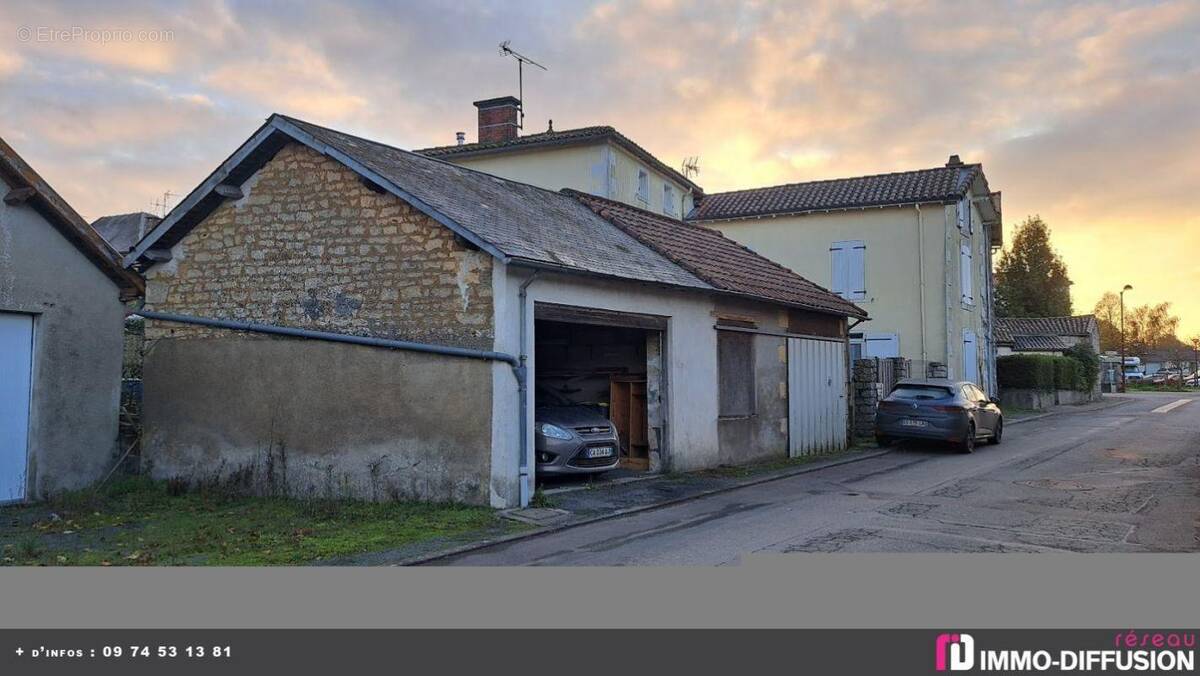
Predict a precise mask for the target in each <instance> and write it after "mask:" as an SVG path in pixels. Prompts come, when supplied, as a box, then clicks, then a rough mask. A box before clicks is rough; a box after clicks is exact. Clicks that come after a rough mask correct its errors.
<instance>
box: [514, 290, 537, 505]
mask: <svg viewBox="0 0 1200 676" xmlns="http://www.w3.org/2000/svg"><path fill="white" fill-rule="evenodd" d="M538 272H539V271H538V270H534V271H533V274H531V275H529V278H528V279H526V280H525V281H524V282H521V287H520V289H519V290H518V292H517V299H518V301H517V302H518V303H519V304H520V306H521V307H520V309H519V312H518V316H519V318H520V322H521V332H520V343H521V346H520V351H521V356H520V357H518V358H517V359H518V362H517V365H516V366H513V373H514V374H516V376H517V396H518V397H520V399H521V403H520V406H519V408H518V410H519V411H520V416H521V424H520V425H519V426H518V427H517V429H518V430H520V432H521V443H520V444H519V445H520V448H521V460H520V464H519V465H518V469H517V481H519V482H520V494H521V506H522V507H525V506H526V505H528V504H529V501H530V499H531V498H532V497H533V495H532V493H533V486H532V483H533V477H532V476H530V469H529V468H530V467H532V466H533V457H532V456H533V443H532V441H531V440H530V438H529V437H530V434H529V401H528V396H529V367H528V366H527V364H528V363H529V345H528V342H529V329H528V328H527V327H526V324H527V321H526V319H527V313H528V310H527V308H526V306H527V305H528V296H529V294H528V289H529V285H530V284H533V280H534V279H536V278H537V276H538Z"/></svg>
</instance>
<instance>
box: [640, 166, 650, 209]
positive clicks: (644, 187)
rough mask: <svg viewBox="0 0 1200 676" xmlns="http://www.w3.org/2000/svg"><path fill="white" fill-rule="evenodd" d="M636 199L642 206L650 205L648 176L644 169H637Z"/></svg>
mask: <svg viewBox="0 0 1200 676" xmlns="http://www.w3.org/2000/svg"><path fill="white" fill-rule="evenodd" d="M637 198H638V199H639V200H641V202H642V203H643V204H649V203H650V175H649V174H647V173H646V170H645V169H638V182H637Z"/></svg>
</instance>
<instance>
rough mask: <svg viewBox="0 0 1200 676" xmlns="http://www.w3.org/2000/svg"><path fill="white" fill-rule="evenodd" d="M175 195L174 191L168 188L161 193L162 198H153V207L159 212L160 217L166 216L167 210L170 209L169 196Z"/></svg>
mask: <svg viewBox="0 0 1200 676" xmlns="http://www.w3.org/2000/svg"><path fill="white" fill-rule="evenodd" d="M175 196H176V195H175V193H173V192H171V191H170V190H168V191H166V192H164V193H163V194H162V199H157V200H154V209H155V210H156V211H158V212H159V214H158V215H159V216H160V217H162V218H166V216H167V212H168V211H170V209H169V207H170V206H171V198H172V197H175Z"/></svg>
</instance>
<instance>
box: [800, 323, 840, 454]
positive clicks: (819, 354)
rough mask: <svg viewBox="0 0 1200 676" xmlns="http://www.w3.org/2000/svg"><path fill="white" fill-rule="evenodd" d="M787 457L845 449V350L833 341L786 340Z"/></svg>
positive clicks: (837, 342)
mask: <svg viewBox="0 0 1200 676" xmlns="http://www.w3.org/2000/svg"><path fill="white" fill-rule="evenodd" d="M787 357H788V455H789V456H790V457H793V458H795V457H799V456H801V455H807V454H810V453H824V452H828V451H837V450H842V449H844V448H846V433H847V425H846V413H847V411H848V407H847V402H846V351H845V345H844V344H843V343H841V342H839V341H833V340H812V339H807V338H788V339H787Z"/></svg>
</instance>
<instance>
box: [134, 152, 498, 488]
mask: <svg viewBox="0 0 1200 676" xmlns="http://www.w3.org/2000/svg"><path fill="white" fill-rule="evenodd" d="M242 189H243V192H244V194H245V196H244V197H243V198H242V199H240V200H237V201H226V202H225V203H224V204H223V205H221V206H220V207H218V208H217V209H216V210H215V211H214V212H213V213H212V214H210V215H209V216H208V217H207V218H206V219H205V220H204V221H203V222H201V223H200V224H199V225H198V226H197V227H196V228H195V229H194V230H193V231H192V232H191V233H189V234H188V236H187V237H185V238H184V239H183V240H182V241H181V242H180V243H179V244H178V245H177V246H175V247H174V249H173V252H172V253H173V259H172V260H171V261H170V262H167V263H163V264H159V265H156V266H154V267H153V268H151V269H150V270H149V271H148V272H147V293H146V307H147V309H150V310H158V311H164V312H175V313H181V314H190V315H198V316H203V317H215V318H235V319H241V320H247V321H254V322H261V323H268V324H280V325H285V326H296V327H303V328H311V329H315V330H321V331H330V332H334V333H348V334H356V335H370V336H378V337H386V338H402V339H408V340H416V341H421V342H430V343H438V344H450V345H461V346H468V347H476V348H489V347H491V344H492V323H493V307H492V298H491V294H492V285H491V283H490V280H491V276H492V271H491V265H492V259H491V257H490V256H487V255H486V254H483V253H481V252H479V251H475V250H472V249H470V248H469V247H468V246H467V245H466V244H465V243H464V242H462V241H461V240H458V239H457V238H456V237H455V236H454V235H453V233H451V232H450V231H449V230H448V229H446V228H444V227H443V226H441V225H439V224H437V223H436V222H434V221H433V220H432V219H430V218H428V217H427V216H425V215H424V214H422V213H420V212H418V211H416V210H415V209H412V208H410V207H409V206H408V205H406V204H404V203H403V202H401V201H400V200H399V199H398V198H396V197H394V196H392V195H390V194H381V193H376V192H373V191H371V190H370V189H368V188H367V187H366V186H365V185H364V184H363V183H362V182H361V181H359V180H358V177H357V175H355V174H354V173H353V172H351V171H350V170H348V169H346V168H345V167H344V166H342V165H340V164H338V163H337V162H336V161H334V160H332V159H330V158H327V157H324V156H321V155H319V154H317V153H315V152H313V151H311V150H309V149H308V148H306V147H304V146H299V145H291V146H287V147H285V148H284V149H283V150H281V151H280V152H279V153H278V154H277V155H276V156H275V158H274V159H273V160H271V161H270V162H269V163H268V164H267V165H266V166H264V167H263V168H262V169H261V170H259V171H258V172H257V173H256V174H255V175H254V176H252V177H251V178H250V179H249V180H247V181H246V182H245V183H244V184H243V186H242ZM146 336H147V348H146V351H147V355H146V363H145V367H144V371H145V415H144V424H145V440H144V444H143V457H144V459H145V462H146V463H147V465H148V467H149V468H150V469H151V472H152V474H153V475H154V476H157V477H177V476H178V477H184V478H187V479H189V480H194V481H224V482H229V483H232V484H236V485H239V486H240V487H242V488H244V489H245V490H247V491H250V492H264V493H266V492H286V493H288V494H294V495H306V496H307V495H314V494H315V495H318V496H323V495H336V496H353V497H360V498H367V499H393V498H418V499H427V500H461V501H465V502H473V503H483V504H487V503H488V502H489V493H488V480H489V476H490V455H491V442H492V435H491V418H490V411H491V396H492V388H491V379H490V378H489V371H490V365H489V364H487V363H485V362H475V361H469V360H465V359H462V358H458V357H445V356H434V355H416V354H412V353H401V352H397V351H392V350H386V349H380V348H369V347H362V346H353V345H345V344H334V343H323V342H316V341H309V340H300V339H283V338H267V337H262V336H250V335H244V334H237V333H234V332H229V331H224V330H219V329H206V328H200V327H193V326H186V325H179V324H169V323H165V322H158V321H148V322H147V328H146Z"/></svg>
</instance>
